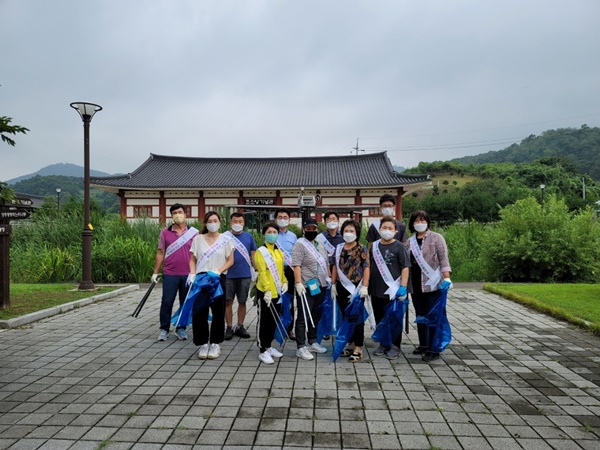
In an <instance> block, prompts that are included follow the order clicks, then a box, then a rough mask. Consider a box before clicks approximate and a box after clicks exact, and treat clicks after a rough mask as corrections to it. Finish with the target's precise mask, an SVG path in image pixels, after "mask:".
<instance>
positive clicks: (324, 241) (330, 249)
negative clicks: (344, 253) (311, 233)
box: [317, 233, 335, 256]
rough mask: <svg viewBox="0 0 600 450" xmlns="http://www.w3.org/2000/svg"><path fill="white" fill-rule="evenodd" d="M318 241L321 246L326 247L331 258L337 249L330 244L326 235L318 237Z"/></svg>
mask: <svg viewBox="0 0 600 450" xmlns="http://www.w3.org/2000/svg"><path fill="white" fill-rule="evenodd" d="M317 241H318V242H319V243H320V244H323V246H324V247H325V250H327V254H328V255H329V256H331V255H333V253H334V252H335V247H334V246H333V245H332V244H331V242H329V241H328V240H327V238H326V237H325V235H324V234H323V233H321V234H318V235H317Z"/></svg>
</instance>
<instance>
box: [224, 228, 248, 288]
mask: <svg viewBox="0 0 600 450" xmlns="http://www.w3.org/2000/svg"><path fill="white" fill-rule="evenodd" d="M223 234H224V235H226V236H229V237H230V238H231V239H233V245H234V246H235V249H236V250H237V251H238V252H240V254H241V255H242V256H243V257H244V259H245V260H246V262H247V263H248V266H249V267H250V274H251V277H252V279H253V280H255V279H256V276H255V273H256V272H255V270H254V267H252V260H251V258H250V253H248V249H247V248H246V246H245V245H244V244H243V243H242V241H240V240H239V239H238V238H237V237H236V236H235V234H233V233H232V232H231V231H226V232H225V233H223Z"/></svg>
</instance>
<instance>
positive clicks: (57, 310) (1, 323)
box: [0, 284, 140, 329]
mask: <svg viewBox="0 0 600 450" xmlns="http://www.w3.org/2000/svg"><path fill="white" fill-rule="evenodd" d="M139 288H140V287H139V286H138V285H136V284H132V285H129V286H125V287H122V288H120V289H116V290H114V291H111V292H106V293H104V294H98V295H94V296H93V297H88V298H82V299H81V300H75V301H74V302H69V303H65V304H63V305H58V306H54V307H52V308H48V309H42V310H41V311H36V312H33V313H31V314H25V315H24V316H20V317H15V318H14V319H8V320H0V329H2V328H18V327H21V326H23V325H27V324H30V323H32V322H37V321H38V320H42V319H46V318H48V317H52V316H55V315H57V314H62V313H65V312H67V311H72V310H74V309H76V308H81V307H82V306H87V305H91V304H92V303H96V302H100V301H102V300H108V299H109V298H113V297H117V296H119V295H122V294H127V293H128V292H133V291H137V290H138V289H139Z"/></svg>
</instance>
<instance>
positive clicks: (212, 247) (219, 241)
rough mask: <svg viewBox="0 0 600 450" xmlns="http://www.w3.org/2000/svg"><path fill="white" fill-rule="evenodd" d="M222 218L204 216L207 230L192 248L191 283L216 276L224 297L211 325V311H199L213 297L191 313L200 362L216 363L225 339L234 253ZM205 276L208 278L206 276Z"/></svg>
mask: <svg viewBox="0 0 600 450" xmlns="http://www.w3.org/2000/svg"><path fill="white" fill-rule="evenodd" d="M220 226H221V216H220V215H219V213H218V212H216V211H210V212H208V213H206V215H205V216H204V228H203V229H202V231H201V232H200V234H198V235H196V237H195V238H194V240H193V241H192V247H191V248H190V253H191V257H190V281H191V282H192V283H193V281H194V280H195V278H196V275H197V274H198V275H199V274H207V273H209V272H210V275H213V276H214V275H217V276H219V277H220V281H221V287H222V289H223V294H222V295H220V296H218V297H217V298H215V299H214V301H213V302H212V303H211V305H210V310H211V313H212V324H211V325H210V326H209V323H208V310H209V308H203V309H199V308H196V305H199V304H200V303H201V302H200V300H201V299H202V297H203V296H206V295H210V294H208V293H207V292H206V291H205V290H203V291H201V292H200V296H199V298H198V300H196V303H195V304H194V308H193V309H192V327H193V329H194V344H196V345H199V346H200V350H199V352H198V358H200V359H215V358H217V357H218V356H219V355H220V354H221V345H220V344H221V342H223V339H224V337H225V295H224V293H225V276H226V274H227V269H229V268H230V267H231V266H232V265H233V251H234V249H235V247H234V244H233V241H232V240H231V238H230V237H228V236H225V235H221V234H220V233H219V228H220ZM203 276H206V275H203Z"/></svg>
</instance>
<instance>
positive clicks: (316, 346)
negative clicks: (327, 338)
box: [308, 342, 327, 353]
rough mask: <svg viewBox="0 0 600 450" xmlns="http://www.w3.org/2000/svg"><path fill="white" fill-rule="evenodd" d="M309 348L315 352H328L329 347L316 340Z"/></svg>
mask: <svg viewBox="0 0 600 450" xmlns="http://www.w3.org/2000/svg"><path fill="white" fill-rule="evenodd" d="M308 350H309V351H311V352H313V353H327V349H326V348H325V347H323V346H322V345H321V344H317V343H316V342H314V343H312V344H311V345H310V347H308Z"/></svg>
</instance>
